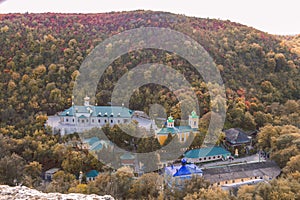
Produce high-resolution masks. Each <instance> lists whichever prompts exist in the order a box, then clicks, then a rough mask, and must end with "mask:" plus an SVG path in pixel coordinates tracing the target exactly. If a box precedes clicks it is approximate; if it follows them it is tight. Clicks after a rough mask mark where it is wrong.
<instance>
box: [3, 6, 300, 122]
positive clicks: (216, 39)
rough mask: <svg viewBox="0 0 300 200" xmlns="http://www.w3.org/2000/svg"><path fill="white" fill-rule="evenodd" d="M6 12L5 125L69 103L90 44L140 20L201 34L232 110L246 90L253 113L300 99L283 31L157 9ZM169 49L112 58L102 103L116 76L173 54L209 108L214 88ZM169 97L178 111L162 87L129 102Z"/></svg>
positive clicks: (141, 104) (138, 105)
mask: <svg viewBox="0 0 300 200" xmlns="http://www.w3.org/2000/svg"><path fill="white" fill-rule="evenodd" d="M0 19H1V22H0V32H1V34H0V46H1V47H2V48H1V49H0V80H1V81H0V89H1V94H0V105H1V106H0V113H1V123H2V124H3V125H4V124H5V125H15V126H17V127H24V126H27V125H28V124H32V123H34V118H35V117H36V115H37V114H39V113H44V114H46V113H47V114H55V113H56V112H58V111H61V110H63V109H64V108H66V107H68V106H70V105H71V95H72V88H73V84H74V80H75V77H76V75H77V74H78V71H77V70H78V69H79V67H80V64H81V63H82V62H83V60H84V59H85V58H86V56H87V55H88V54H89V53H90V52H91V51H92V49H93V48H94V47H95V46H97V44H99V43H100V42H101V41H103V40H104V39H106V38H108V37H110V36H112V35H114V34H117V33H120V32H122V31H124V30H129V29H133V28H138V27H166V28H171V29H173V30H176V31H179V32H182V33H184V34H186V35H189V36H190V37H192V38H193V39H195V40H196V41H198V42H199V43H200V44H201V45H202V46H203V47H204V48H205V49H206V50H207V51H208V53H209V54H210V55H211V56H212V58H213V59H214V61H215V62H216V64H217V65H218V68H219V69H220V71H221V74H222V78H223V80H224V82H225V86H226V92H227V96H228V100H229V109H230V108H231V107H234V104H235V103H236V102H237V101H238V99H237V98H240V97H242V98H243V101H244V104H245V105H246V108H247V109H248V110H249V111H250V110H251V107H250V105H253V106H255V107H253V109H252V113H251V114H254V111H258V110H260V111H263V109H257V107H261V106H268V105H270V104H272V103H274V102H279V103H285V102H286V101H287V100H298V99H299V98H300V92H299V91H300V85H299V83H300V80H299V79H300V76H299V57H298V56H297V55H296V54H295V53H293V51H292V52H291V51H290V48H289V46H288V45H285V43H283V42H282V39H281V38H279V37H277V36H274V35H269V34H267V33H264V32H261V31H259V30H256V29H253V28H249V27H247V26H244V25H241V24H238V23H233V22H230V21H222V20H215V19H200V18H192V17H186V16H183V15H175V14H170V13H163V12H152V11H133V12H113V13H104V14H54V13H45V14H4V15H0ZM141 55H143V56H141ZM153 55H155V56H153ZM167 56H168V55H167V54H166V52H160V51H150V50H145V51H143V52H131V53H129V54H128V55H125V56H123V57H122V58H120V59H118V60H117V61H116V62H114V63H112V70H113V71H112V72H110V73H111V74H107V75H105V76H103V80H104V84H103V83H102V84H99V86H98V92H97V94H96V97H97V103H98V105H104V104H107V102H109V98H110V96H111V91H112V89H113V87H114V83H115V82H116V81H117V80H118V79H119V78H120V77H121V76H122V75H123V74H124V73H125V72H127V71H128V70H130V69H132V68H133V67H134V66H136V65H137V64H140V63H147V62H161V63H163V64H167V63H168V62H169V61H170V59H171V61H172V62H171V65H172V66H173V67H174V68H175V69H179V70H180V71H181V72H182V73H184V74H185V76H186V77H187V78H188V80H189V81H190V82H191V84H192V86H194V87H195V92H196V94H197V95H198V98H199V100H200V102H201V103H202V104H201V108H200V110H201V115H203V114H205V113H207V112H208V111H209V109H210V108H209V104H210V102H209V94H208V92H207V88H206V87H205V85H203V84H201V82H202V79H201V77H200V76H199V74H198V75H197V74H195V72H193V71H192V70H191V69H190V68H189V63H187V62H186V61H184V60H182V59H180V58H178V57H176V56H174V55H171V58H167ZM130 59H131V60H130ZM182 92H183V93H184V91H182ZM187 95H188V94H187ZM166 96H169V97H170V98H168V100H167V104H168V106H167V108H166V109H167V110H168V112H172V109H173V110H174V109H175V108H176V105H177V104H178V101H176V100H174V98H173V97H172V94H171V93H170V92H169V91H168V90H166V89H165V88H162V87H159V86H151V87H148V88H141V89H140V92H139V93H137V94H135V95H134V97H133V99H134V101H132V102H133V103H132V104H131V108H132V109H140V110H145V111H148V110H147V106H148V105H149V104H151V103H152V104H153V103H160V104H161V103H163V101H164V99H166V98H165V97H166ZM139 99H146V101H143V100H139ZM172 99H173V100H172ZM230 104H232V105H230ZM254 104H255V105H254ZM173 112H175V111H173Z"/></svg>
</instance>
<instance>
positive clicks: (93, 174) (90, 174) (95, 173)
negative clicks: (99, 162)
mask: <svg viewBox="0 0 300 200" xmlns="http://www.w3.org/2000/svg"><path fill="white" fill-rule="evenodd" d="M98 174H99V172H98V171H97V170H91V171H89V172H87V173H86V177H87V178H95V177H96V176H98Z"/></svg>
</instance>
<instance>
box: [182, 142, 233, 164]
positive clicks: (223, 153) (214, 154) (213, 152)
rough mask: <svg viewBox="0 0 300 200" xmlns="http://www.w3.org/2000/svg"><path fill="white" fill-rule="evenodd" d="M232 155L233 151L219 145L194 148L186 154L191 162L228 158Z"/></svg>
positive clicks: (186, 157)
mask: <svg viewBox="0 0 300 200" xmlns="http://www.w3.org/2000/svg"><path fill="white" fill-rule="evenodd" d="M230 156H231V153H230V152H229V151H227V150H226V149H224V148H222V147H219V146H214V147H206V148H200V149H192V150H189V151H187V152H186V153H185V154H184V157H185V159H186V160H187V161H188V162H191V163H202V162H210V161H216V160H226V159H228V157H230Z"/></svg>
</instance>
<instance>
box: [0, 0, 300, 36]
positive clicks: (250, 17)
mask: <svg viewBox="0 0 300 200" xmlns="http://www.w3.org/2000/svg"><path fill="white" fill-rule="evenodd" d="M299 4H300V1H298V0H284V1H282V0H273V1H271V0H251V1H250V0H206V1H203V0H0V13H25V12H29V13H43V12H57V13H103V12H111V11H131V10H140V9H143V10H153V11H166V12H172V13H175V14H184V15H186V16H193V17H201V18H215V19H223V20H230V21H233V22H238V23H241V24H244V25H247V26H251V27H254V28H256V29H259V30H261V31H265V32H268V33H271V34H278V35H295V34H300V22H299V19H300V10H299V8H300V7H299Z"/></svg>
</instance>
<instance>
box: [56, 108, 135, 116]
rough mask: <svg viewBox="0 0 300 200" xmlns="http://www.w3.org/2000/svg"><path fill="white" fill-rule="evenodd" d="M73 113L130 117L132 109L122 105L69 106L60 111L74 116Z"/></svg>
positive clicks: (62, 113) (63, 114) (64, 114)
mask: <svg viewBox="0 0 300 200" xmlns="http://www.w3.org/2000/svg"><path fill="white" fill-rule="evenodd" d="M75 113H79V114H81V113H82V114H88V115H89V116H93V117H97V116H99V117H121V118H130V117H131V116H132V113H133V111H132V110H130V109H128V108H126V107H122V106H71V107H70V108H68V109H66V110H64V111H63V112H61V113H60V116H74V115H75Z"/></svg>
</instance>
